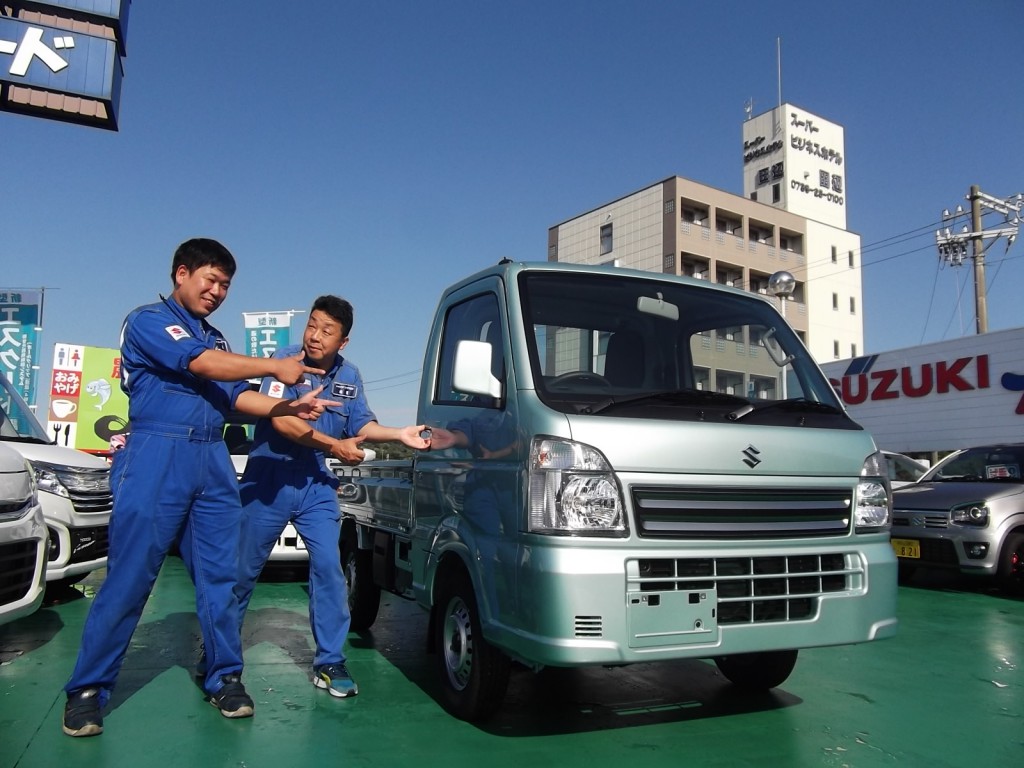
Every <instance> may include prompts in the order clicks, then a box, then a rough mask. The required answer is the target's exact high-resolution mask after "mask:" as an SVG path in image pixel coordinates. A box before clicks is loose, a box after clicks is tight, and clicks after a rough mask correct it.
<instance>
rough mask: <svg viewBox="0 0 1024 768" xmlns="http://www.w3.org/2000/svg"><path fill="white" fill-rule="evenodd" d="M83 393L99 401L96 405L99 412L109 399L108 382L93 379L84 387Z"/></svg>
mask: <svg viewBox="0 0 1024 768" xmlns="http://www.w3.org/2000/svg"><path fill="white" fill-rule="evenodd" d="M85 393H86V394H87V395H92V396H93V397H98V398H99V399H100V401H99V403H96V410H101V409H102V408H103V406H104V405H105V404H106V402H107V400H109V399H110V382H109V381H107V380H106V379H94V380H93V381H90V382H89V383H88V384H86V385H85Z"/></svg>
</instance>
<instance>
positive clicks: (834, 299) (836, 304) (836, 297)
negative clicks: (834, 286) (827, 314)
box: [832, 293, 839, 310]
mask: <svg viewBox="0 0 1024 768" xmlns="http://www.w3.org/2000/svg"><path fill="white" fill-rule="evenodd" d="M832 309H836V310H837V309H839V294H838V293H833V294H832Z"/></svg>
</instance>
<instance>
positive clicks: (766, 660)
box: [715, 650, 797, 691]
mask: <svg viewBox="0 0 1024 768" xmlns="http://www.w3.org/2000/svg"><path fill="white" fill-rule="evenodd" d="M796 654H797V652H796V651H795V650H791V651H760V652H758V653H738V654H735V655H733V656H718V657H716V658H715V664H716V665H717V666H718V669H719V671H720V672H721V673H722V674H723V675H725V676H726V677H727V678H728V679H729V682H731V683H732V684H733V685H735V686H737V687H739V688H742V689H744V690H748V691H767V690H768V689H769V688H776V687H778V686H780V685H782V684H783V683H784V682H785V681H786V678H787V677H789V673H790V672H792V671H793V667H795V666H796Z"/></svg>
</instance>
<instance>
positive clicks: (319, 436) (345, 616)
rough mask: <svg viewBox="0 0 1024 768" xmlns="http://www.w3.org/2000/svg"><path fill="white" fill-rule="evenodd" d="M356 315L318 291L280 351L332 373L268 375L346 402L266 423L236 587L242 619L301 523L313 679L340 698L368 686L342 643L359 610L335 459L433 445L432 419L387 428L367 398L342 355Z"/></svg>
mask: <svg viewBox="0 0 1024 768" xmlns="http://www.w3.org/2000/svg"><path fill="white" fill-rule="evenodd" d="M352 317H353V313H352V305H351V304H349V302H347V301H345V300H344V299H341V298H338V297H337V296H321V297H319V298H318V299H316V301H314V302H313V307H312V309H311V310H310V312H309V322H308V323H307V324H306V329H305V331H304V332H303V335H302V347H301V349H300V347H298V346H292V347H286V348H285V349H282V350H279V351H278V353H277V355H278V356H280V357H282V358H284V359H288V358H289V357H292V356H294V355H296V354H297V353H300V352H302V351H304V352H305V362H306V364H307V365H309V366H312V367H313V368H322V369H323V370H324V371H326V373H325V374H324V375H323V376H318V375H315V374H314V375H310V376H307V377H306V380H305V381H304V382H302V383H300V384H298V385H295V386H287V385H286V384H285V383H284V382H283V381H281V380H275V378H273V377H272V375H271V377H267V378H265V379H264V380H263V386H262V389H261V391H262V392H265V393H266V394H268V395H270V396H271V397H287V398H294V397H299V396H301V395H302V394H303V393H305V392H308V391H310V390H311V389H314V388H320V387H323V390H324V393H325V397H330V399H331V401H333V402H334V403H336V404H333V405H331V406H329V407H328V408H327V409H326V410H325V411H324V413H323V415H322V416H321V417H320V418H319V420H318V421H317V423H316V429H313V428H312V427H311V426H310V425H309V423H307V422H304V421H302V420H300V419H297V418H295V417H292V416H281V417H274V418H270V419H260V421H259V422H257V424H256V431H255V435H254V439H253V447H252V450H251V451H250V452H249V459H248V462H247V464H246V467H245V473H244V474H243V475H242V480H241V485H240V493H241V497H242V507H243V521H244V522H243V526H242V548H241V553H240V555H239V577H238V585H237V586H236V588H235V589H236V594H237V596H238V604H239V609H240V619H241V618H244V616H245V610H246V608H247V606H248V605H249V599H250V598H251V597H252V591H253V588H254V587H255V585H256V580H257V578H258V577H259V574H260V571H262V570H263V566H264V565H265V564H266V562H267V558H268V557H269V556H270V552H271V550H272V549H273V548H274V543H275V542H276V541H277V539H278V537H279V536H280V535H281V533H282V532H283V531H284V528H285V525H286V524H287V523H288V522H289V521H291V522H292V524H293V525H294V526H295V528H296V529H297V530H298V532H299V535H300V536H302V540H303V541H304V542H305V544H306V549H307V550H308V551H309V623H310V627H311V628H312V630H313V639H314V641H315V642H316V655H315V656H314V657H313V677H312V679H313V684H314V685H315V686H316V687H318V688H322V689H325V690H327V691H328V692H329V693H330V694H331V695H332V696H336V697H339V698H345V697H348V696H354V695H355V694H356V693H358V692H359V689H358V687H357V686H356V684H355V682H354V681H353V680H352V676H351V675H350V674H349V672H348V669H347V667H346V666H345V654H344V652H343V650H342V647H343V646H344V644H345V638H346V637H347V636H348V630H349V624H350V616H349V609H348V592H347V589H346V586H345V576H344V574H343V573H342V569H341V554H340V551H339V541H340V538H341V512H340V509H339V507H338V493H337V488H338V479H337V477H336V476H335V474H334V473H333V472H332V471H330V470H329V469H328V468H327V465H326V463H325V459H326V457H327V456H332V457H334V458H336V459H338V460H339V461H342V462H344V463H346V464H358V463H359V462H360V461H362V460H363V458H364V451H363V449H362V448H360V447H359V444H360V443H361V442H362V441H363V440H369V441H371V442H385V441H389V440H400V441H401V442H402V443H404V444H405V445H407V446H409V447H410V448H414V449H426V448H429V447H430V442H429V440H425V439H424V438H422V437H420V432H421V431H422V430H423V429H424V427H423V426H408V427H401V428H400V427H384V426H381V425H380V424H378V423H377V420H376V416H374V414H373V412H372V411H371V410H370V407H369V405H368V404H367V402H366V394H365V391H364V388H363V382H362V379H361V378H360V376H359V371H358V370H357V369H356V367H355V366H354V365H352V363H351V362H349V361H348V360H346V359H345V358H344V357H342V356H341V354H340V352H341V350H342V349H344V348H345V345H346V344H348V334H349V333H350V332H351V330H352ZM314 391H315V390H314Z"/></svg>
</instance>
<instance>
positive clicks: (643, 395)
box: [577, 389, 746, 414]
mask: <svg viewBox="0 0 1024 768" xmlns="http://www.w3.org/2000/svg"><path fill="white" fill-rule="evenodd" d="M652 401H664V402H671V403H674V404H676V405H709V404H714V405H735V404H737V403H745V402H746V400H745V399H744V398H742V397H738V396H737V395H726V394H724V393H722V392H714V391H712V390H708V389H664V390H661V391H658V392H638V393H636V394H634V395H622V396H621V397H606V398H605V399H604V400H598V401H597V402H596V403H591V404H586V405H579V406H577V411H578V412H579V413H586V414H596V413H601V412H602V411H606V410H608V409H609V408H611V407H613V406H617V405H627V404H629V403H641V402H652Z"/></svg>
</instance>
